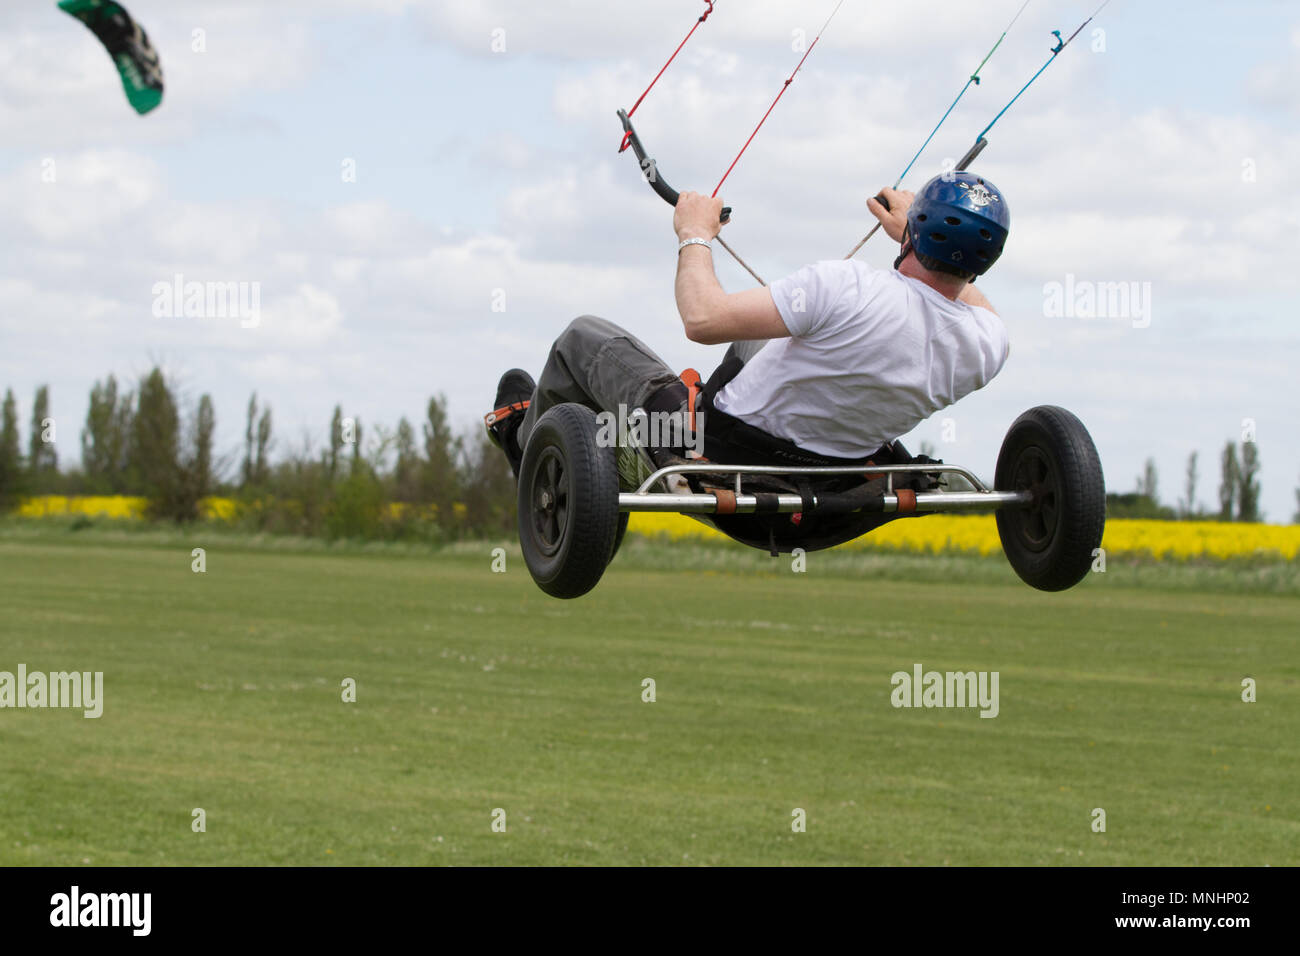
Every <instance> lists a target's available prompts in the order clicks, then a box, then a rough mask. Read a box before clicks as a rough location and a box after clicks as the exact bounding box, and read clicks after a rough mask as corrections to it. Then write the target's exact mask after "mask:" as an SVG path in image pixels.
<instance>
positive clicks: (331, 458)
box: [325, 405, 343, 484]
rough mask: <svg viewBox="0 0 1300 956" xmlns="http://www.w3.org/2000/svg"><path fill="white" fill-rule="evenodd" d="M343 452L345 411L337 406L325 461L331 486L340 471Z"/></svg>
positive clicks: (331, 424) (332, 420)
mask: <svg viewBox="0 0 1300 956" xmlns="http://www.w3.org/2000/svg"><path fill="white" fill-rule="evenodd" d="M342 450H343V409H342V408H341V407H340V406H338V405H335V406H334V417H333V418H332V419H330V449H329V452H328V455H327V457H326V459H325V470H326V473H327V475H328V477H329V481H330V483H331V484H333V482H334V478H335V476H336V475H337V474H338V470H339V452H340V451H342Z"/></svg>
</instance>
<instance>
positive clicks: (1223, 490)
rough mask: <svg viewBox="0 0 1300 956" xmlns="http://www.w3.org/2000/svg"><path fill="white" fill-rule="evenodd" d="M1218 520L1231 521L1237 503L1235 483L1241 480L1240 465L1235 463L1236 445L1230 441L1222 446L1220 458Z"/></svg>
mask: <svg viewBox="0 0 1300 956" xmlns="http://www.w3.org/2000/svg"><path fill="white" fill-rule="evenodd" d="M1220 463H1221V465H1220V474H1221V475H1222V477H1221V478H1220V479H1219V520H1220V521H1231V520H1232V518H1233V515H1234V513H1235V508H1236V504H1237V484H1238V482H1239V481H1240V480H1241V467H1240V466H1239V465H1238V464H1237V446H1236V445H1234V444H1233V443H1232V442H1228V444H1226V445H1224V446H1223V455H1222V457H1221V459H1220Z"/></svg>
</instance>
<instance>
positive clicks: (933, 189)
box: [907, 172, 1011, 277]
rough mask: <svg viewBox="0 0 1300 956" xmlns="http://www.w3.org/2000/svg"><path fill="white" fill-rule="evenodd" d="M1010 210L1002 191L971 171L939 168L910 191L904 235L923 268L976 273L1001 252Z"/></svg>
mask: <svg viewBox="0 0 1300 956" xmlns="http://www.w3.org/2000/svg"><path fill="white" fill-rule="evenodd" d="M1010 228H1011V211H1010V210H1009V209H1007V201H1006V199H1004V198H1003V196H1002V193H1001V192H1000V191H999V190H998V188H997V187H996V186H994V185H993V184H992V183H991V182H989V181H988V180H987V179H984V178H983V177H982V176H976V175H975V174H974V173H957V172H953V173H944V174H942V175H939V176H936V177H934V179H932V180H930V181H929V182H928V183H926V184H925V185H924V186H922V187H921V191H920V192H918V193H917V194H916V198H915V199H914V200H913V201H912V206H911V208H910V209H908V211H907V232H908V239H909V240H910V241H911V244H912V251H913V252H915V253H916V258H917V261H918V262H920V263H921V265H923V266H925V267H926V268H927V269H933V270H935V271H938V272H947V273H951V274H952V275H960V276H966V277H972V276H982V275H983V274H984V273H986V272H988V271H989V268H990V267H991V266H992V265H993V263H995V262H997V261H998V256H1000V255H1002V248H1003V246H1005V245H1006V243H1007V235H1008V233H1009V232H1010Z"/></svg>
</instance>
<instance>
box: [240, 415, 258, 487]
mask: <svg viewBox="0 0 1300 956" xmlns="http://www.w3.org/2000/svg"><path fill="white" fill-rule="evenodd" d="M256 436H257V392H254V393H253V394H252V395H251V396H250V397H249V399H248V417H247V418H246V419H245V421H244V464H243V465H242V466H241V467H240V469H239V473H240V478H241V480H240V485H241V486H242V487H244V488H247V487H248V486H250V485H252V484H253V479H254V477H255V474H256V458H255V457H254V455H255V454H256V452H255V451H254V448H255V447H256V446H255V442H256Z"/></svg>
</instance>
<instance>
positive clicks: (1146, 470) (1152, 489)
mask: <svg viewBox="0 0 1300 956" xmlns="http://www.w3.org/2000/svg"><path fill="white" fill-rule="evenodd" d="M1159 491H1160V478H1159V475H1158V474H1157V472H1156V460H1155V459H1154V458H1148V459H1147V461H1146V465H1144V466H1143V468H1142V474H1141V475H1139V476H1138V479H1137V493H1138V494H1139V495H1141V496H1142V497H1144V498H1150V499H1151V501H1152V502H1153V503H1155V504H1159V502H1160V494H1159Z"/></svg>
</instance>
